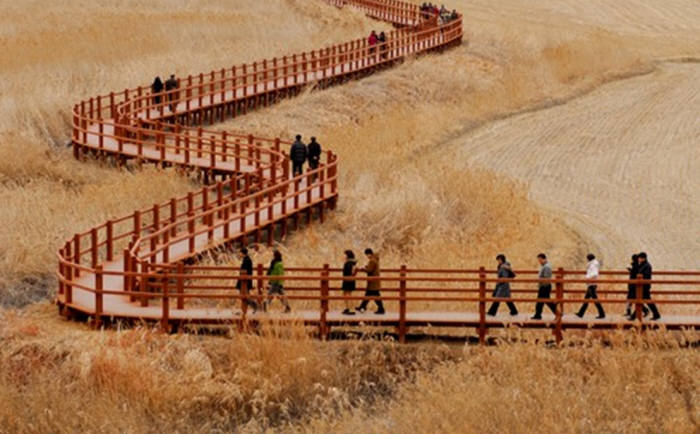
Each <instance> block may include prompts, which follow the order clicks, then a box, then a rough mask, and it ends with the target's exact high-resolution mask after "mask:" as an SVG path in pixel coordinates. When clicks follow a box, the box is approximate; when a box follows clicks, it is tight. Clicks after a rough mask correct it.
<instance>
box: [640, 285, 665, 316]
mask: <svg viewBox="0 0 700 434" xmlns="http://www.w3.org/2000/svg"><path fill="white" fill-rule="evenodd" d="M642 298H643V299H644V300H651V286H646V285H645V286H644V287H643V288H642ZM647 307H649V310H650V311H651V314H652V315H653V316H654V318H659V317H661V315H660V314H659V309H657V308H656V304H654V303H647ZM642 309H644V305H642Z"/></svg>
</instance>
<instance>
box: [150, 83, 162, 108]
mask: <svg viewBox="0 0 700 434" xmlns="http://www.w3.org/2000/svg"><path fill="white" fill-rule="evenodd" d="M161 92H163V81H162V80H161V79H160V77H156V78H155V80H153V84H152V85H151V94H152V95H153V104H160V101H161V99H160V98H161Z"/></svg>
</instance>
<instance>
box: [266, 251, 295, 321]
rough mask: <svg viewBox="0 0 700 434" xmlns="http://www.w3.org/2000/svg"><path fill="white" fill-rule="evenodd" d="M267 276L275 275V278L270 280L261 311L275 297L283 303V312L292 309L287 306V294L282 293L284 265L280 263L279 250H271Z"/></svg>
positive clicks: (280, 255) (280, 254)
mask: <svg viewBox="0 0 700 434" xmlns="http://www.w3.org/2000/svg"><path fill="white" fill-rule="evenodd" d="M267 275H268V276H275V277H276V279H271V280H270V287H269V289H268V291H267V298H266V299H265V301H264V302H263V311H265V312H267V306H269V305H270V303H271V302H272V300H273V299H274V298H275V297H279V299H280V301H281V302H282V304H283V305H284V313H288V312H291V311H292V308H291V307H290V306H289V301H287V295H286V294H285V293H284V280H282V276H284V265H283V264H282V253H280V252H279V250H275V251H274V252H272V261H271V262H270V267H269V268H268V269H267Z"/></svg>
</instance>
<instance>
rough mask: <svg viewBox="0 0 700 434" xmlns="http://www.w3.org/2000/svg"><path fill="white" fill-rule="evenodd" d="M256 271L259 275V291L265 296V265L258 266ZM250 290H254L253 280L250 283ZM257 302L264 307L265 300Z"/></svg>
mask: <svg viewBox="0 0 700 434" xmlns="http://www.w3.org/2000/svg"><path fill="white" fill-rule="evenodd" d="M256 271H257V273H258V291H260V293H262V294H265V292H266V291H265V290H264V288H265V286H264V281H263V272H264V271H263V265H262V264H258V266H257V270H256ZM250 288H253V280H252V279H251V281H250ZM257 301H258V305H259V306H262V303H263V299H260V300H257Z"/></svg>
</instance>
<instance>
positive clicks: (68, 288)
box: [65, 243, 73, 305]
mask: <svg viewBox="0 0 700 434" xmlns="http://www.w3.org/2000/svg"><path fill="white" fill-rule="evenodd" d="M68 245H69V246H70V243H69V244H68ZM67 253H68V254H67V255H66V258H67V259H68V260H67V262H66V266H65V270H66V284H65V292H66V304H67V305H68V304H71V303H72V302H73V285H71V282H72V281H73V265H72V264H71V263H70V250H69V251H68V252H67Z"/></svg>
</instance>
